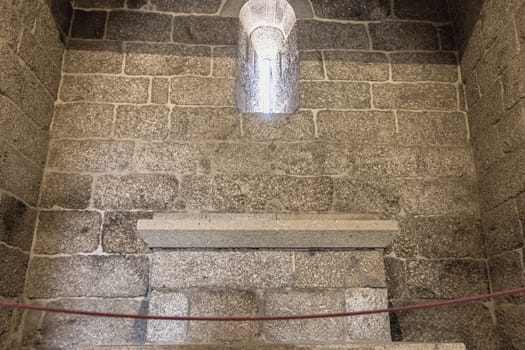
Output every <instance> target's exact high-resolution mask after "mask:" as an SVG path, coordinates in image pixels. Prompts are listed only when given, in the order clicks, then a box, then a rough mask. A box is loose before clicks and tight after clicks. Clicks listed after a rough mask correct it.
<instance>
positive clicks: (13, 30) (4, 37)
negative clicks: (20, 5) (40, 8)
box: [0, 1, 23, 48]
mask: <svg viewBox="0 0 525 350" xmlns="http://www.w3.org/2000/svg"><path fill="white" fill-rule="evenodd" d="M15 5H16V4H15V2H13V1H4V2H2V3H1V4H0V14H1V15H0V20H1V21H2V23H3V25H2V27H1V28H0V40H1V41H4V42H5V43H6V44H7V45H8V46H9V47H11V48H16V45H17V44H18V40H19V39H20V31H21V30H22V29H23V24H22V21H21V19H20V14H19V12H18V11H17V8H16V6H15Z"/></svg>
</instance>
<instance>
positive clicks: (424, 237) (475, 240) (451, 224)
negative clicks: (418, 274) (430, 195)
mask: <svg viewBox="0 0 525 350" xmlns="http://www.w3.org/2000/svg"><path fill="white" fill-rule="evenodd" d="M400 227H401V232H400V234H399V235H398V237H396V239H395V240H394V252H395V253H396V256H398V257H402V258H416V257H424V258H428V259H445V258H477V259H482V258H484V257H485V245H484V244H483V232H482V229H481V224H480V222H479V220H477V219H475V218H454V217H439V216H437V217H415V218H405V219H403V220H401V221H400Z"/></svg>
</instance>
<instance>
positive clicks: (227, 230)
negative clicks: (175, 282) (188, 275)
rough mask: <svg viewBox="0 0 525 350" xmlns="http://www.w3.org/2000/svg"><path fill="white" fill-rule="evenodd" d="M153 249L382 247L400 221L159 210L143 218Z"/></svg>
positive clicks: (141, 222)
mask: <svg viewBox="0 0 525 350" xmlns="http://www.w3.org/2000/svg"><path fill="white" fill-rule="evenodd" d="M137 228H138V231H139V232H140V234H141V236H142V238H143V239H144V241H145V242H146V243H147V244H148V245H149V247H150V248H281V249H307V248H339V249H342V248H384V247H386V246H388V245H389V244H390V243H391V242H392V239H393V237H394V235H395V234H396V233H397V232H398V231H399V226H398V223H397V221H393V220H377V219H373V217H370V216H366V215H347V214H344V215H336V214H219V213H210V214H204V213H203V214H183V213H180V214H179V213H161V214H155V216H154V217H153V220H139V221H138V223H137Z"/></svg>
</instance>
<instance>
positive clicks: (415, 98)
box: [372, 83, 458, 111]
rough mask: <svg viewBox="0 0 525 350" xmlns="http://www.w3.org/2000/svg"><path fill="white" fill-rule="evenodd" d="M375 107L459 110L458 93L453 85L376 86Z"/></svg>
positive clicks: (373, 89) (374, 86) (373, 87)
mask: <svg viewBox="0 0 525 350" xmlns="http://www.w3.org/2000/svg"><path fill="white" fill-rule="evenodd" d="M372 94H373V96H374V97H373V98H374V105H375V106H376V107H377V108H381V109H408V110H453V111H454V110H457V109H458V105H457V91H456V87H455V86H454V85H452V84H436V83H421V84H406V83H400V84H374V85H373V86H372Z"/></svg>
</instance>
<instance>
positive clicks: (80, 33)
mask: <svg viewBox="0 0 525 350" xmlns="http://www.w3.org/2000/svg"><path fill="white" fill-rule="evenodd" d="M106 18H107V12H106V11H83V10H75V12H74V14H73V23H72V25H71V37H73V38H82V39H101V38H102V37H103V36H104V27H105V25H106Z"/></svg>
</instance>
